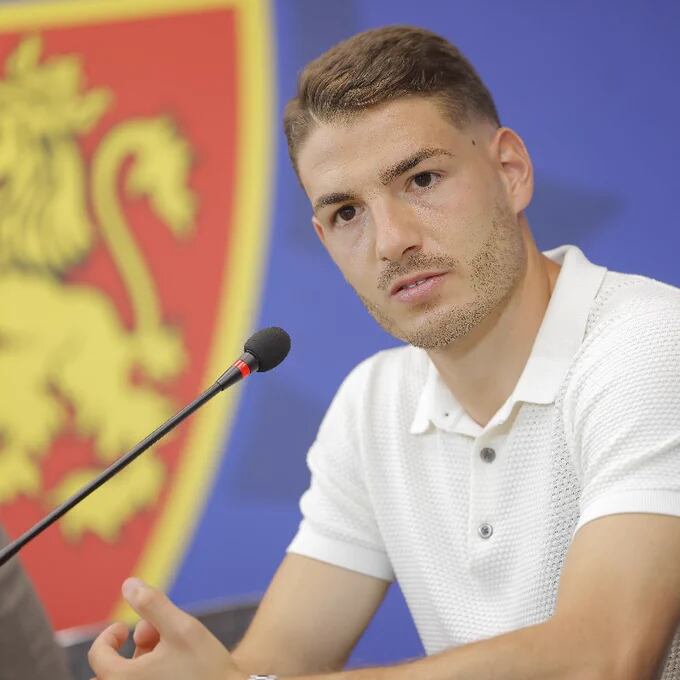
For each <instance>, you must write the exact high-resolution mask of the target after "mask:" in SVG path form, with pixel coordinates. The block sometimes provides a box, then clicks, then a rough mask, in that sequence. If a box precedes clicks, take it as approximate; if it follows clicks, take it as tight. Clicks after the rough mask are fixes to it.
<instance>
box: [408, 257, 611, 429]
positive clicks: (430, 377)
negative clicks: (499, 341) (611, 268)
mask: <svg viewBox="0 0 680 680" xmlns="http://www.w3.org/2000/svg"><path fill="white" fill-rule="evenodd" d="M545 255H546V256H547V257H549V258H550V259H551V260H553V261H555V262H557V263H558V264H560V265H561V266H562V267H561V269H560V273H559V275H558V277H557V281H556V283H555V288H554V289H553V292H552V295H551V297H550V302H549V303H548V307H547V309H546V312H545V316H544V317H543V321H542V323H541V327H540V328H539V330H538V334H537V335H536V339H535V341H534V345H533V347H532V349H531V354H530V355H529V359H528V360H527V363H526V364H525V366H524V370H523V371H522V374H521V376H520V378H519V380H518V381H517V385H515V389H514V390H513V392H512V394H511V395H510V396H509V397H508V399H507V401H506V402H505V404H503V406H502V407H501V408H500V409H499V410H498V412H497V413H496V414H495V415H494V417H493V418H492V419H491V420H490V421H489V423H487V425H486V427H484V428H482V427H481V426H480V425H479V424H478V423H476V422H475V421H474V420H473V419H472V418H470V416H468V415H467V413H466V412H465V411H464V410H463V408H462V407H461V406H460V404H458V402H457V401H456V399H455V397H454V396H453V394H451V392H450V390H449V389H448V388H447V387H446V385H445V384H444V381H443V380H442V379H441V377H440V375H439V373H438V371H437V369H436V368H435V366H434V364H433V363H432V362H431V361H429V359H428V363H429V367H428V373H427V378H426V380H425V384H424V386H423V390H422V392H421V395H420V399H419V401H418V405H417V407H416V412H415V415H414V418H413V422H412V423H411V430H410V431H411V433H412V434H420V433H422V432H425V431H426V430H427V429H428V427H429V425H430V424H432V425H434V426H435V427H439V428H441V429H445V430H447V431H450V432H457V433H459V434H466V435H470V436H474V437H476V436H479V435H480V434H481V433H482V432H483V431H485V430H488V429H489V428H491V427H495V426H497V425H499V424H501V423H502V422H504V421H505V420H507V418H508V417H509V416H510V414H511V412H512V410H513V408H514V406H515V404H517V403H518V402H528V403H534V404H550V403H552V402H553V401H554V400H555V397H556V396H557V391H558V389H559V386H560V385H561V383H562V381H563V380H564V378H565V376H566V374H567V371H568V370H569V366H570V364H571V361H572V359H573V357H574V355H575V354H576V352H577V351H578V349H579V347H580V346H581V343H582V342H583V337H584V336H585V331H586V323H587V321H588V315H589V314H590V309H591V307H592V304H593V300H594V299H595V296H596V295H597V292H598V290H599V289H600V286H601V284H602V280H603V278H604V275H605V273H606V271H607V270H606V269H605V268H604V267H600V266H598V265H594V264H592V263H591V262H589V261H588V260H587V259H586V257H585V255H584V254H583V253H582V252H581V250H580V249H579V248H577V247H576V246H561V247H559V248H555V249H554V250H550V251H547V252H546V253H545Z"/></svg>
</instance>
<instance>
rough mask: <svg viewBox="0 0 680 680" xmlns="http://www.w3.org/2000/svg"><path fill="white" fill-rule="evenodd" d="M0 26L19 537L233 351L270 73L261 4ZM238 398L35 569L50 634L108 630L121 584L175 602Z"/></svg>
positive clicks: (7, 461)
mask: <svg viewBox="0 0 680 680" xmlns="http://www.w3.org/2000/svg"><path fill="white" fill-rule="evenodd" d="M0 26H2V29H0V73H2V75H1V76H0V403H2V404H3V407H2V409H0V410H1V411H2V413H4V416H3V415H0V520H1V521H2V523H3V524H4V525H5V527H6V529H7V530H8V532H9V533H10V534H11V535H12V536H17V535H18V534H19V533H21V532H22V531H24V530H25V529H26V528H28V527H29V526H30V525H31V524H33V523H34V522H36V521H37V520H38V519H40V518H41V517H42V516H43V515H44V514H45V513H46V512H47V511H49V510H50V509H51V508H52V507H54V505H55V504H56V503H58V502H59V501H60V500H63V499H64V498H66V497H68V496H69V495H70V494H71V493H73V492H74V491H75V490H76V489H77V488H79V487H80V486H81V485H82V484H83V483H84V482H85V481H86V480H87V479H88V478H90V477H91V476H92V475H93V474H96V473H97V472H99V471H101V470H102V469H103V468H104V467H106V466H107V465H108V464H109V463H110V462H111V461H112V460H113V459H115V458H116V457H117V456H119V455H120V454H121V453H123V452H124V451H125V450H127V449H128V448H130V447H131V446H132V445H133V444H134V443H135V442H136V441H137V440H139V439H141V438H142V437H144V436H145V435H146V434H147V433H148V432H149V431H150V430H151V429H153V428H154V427H155V426H156V425H158V424H159V422H160V421H161V420H162V419H164V417H165V416H166V415H170V414H171V413H172V412H174V411H176V410H177V409H178V408H179V407H181V406H182V405H183V404H184V403H186V402H187V401H189V400H190V399H191V398H193V396H195V395H196V394H197V393H198V392H199V391H200V390H201V389H203V388H204V387H206V386H207V385H208V384H210V383H211V382H212V381H213V379H214V378H215V377H216V376H217V375H218V374H219V373H220V372H221V371H222V370H223V369H224V368H225V362H227V361H229V360H232V359H233V358H234V357H236V356H238V354H239V353H240V350H241V346H242V341H243V339H244V338H245V337H246V336H247V335H248V333H249V331H250V330H251V328H252V323H253V318H252V315H253V313H254V311H255V310H256V309H257V296H258V294H259V288H260V279H261V265H262V262H263V259H264V250H265V246H266V226H267V217H268V216H267V214H266V203H267V202H268V191H269V186H268V177H269V170H270V159H269V158H268V155H267V153H268V150H269V149H270V148H271V144H270V140H269V135H270V134H271V129H272V126H271V122H270V116H271V115H272V102H271V101H270V100H269V97H270V92H271V86H270V71H271V65H270V63H269V61H268V53H267V49H268V45H269V42H270V39H269V35H268V33H267V31H268V26H269V18H268V16H267V13H266V5H265V3H264V2H261V1H260V0H209V1H208V0H185V1H178V0H172V1H169V2H167V3H161V2H158V1H152V0H119V1H118V2H100V1H97V2H77V3H75V2H69V3H64V4H57V3H45V4H44V5H33V4H30V5H27V6H14V7H8V8H2V9H0ZM3 66H4V70H2V68H3ZM235 394H237V392H236V393H235V392H231V393H226V394H225V395H223V396H222V397H220V401H219V405H218V404H216V403H213V404H212V405H211V406H209V407H207V408H206V409H204V410H203V411H202V412H200V413H198V414H197V415H196V416H194V418H193V419H192V420H190V421H188V423H185V425H183V426H182V427H181V428H179V430H178V431H177V432H176V433H175V435H174V437H172V438H171V439H169V440H168V441H167V442H164V443H161V444H159V445H158V446H156V447H155V448H154V449H153V450H151V451H149V452H147V453H146V454H144V456H142V458H140V459H139V460H138V461H136V462H135V463H134V464H133V465H132V466H131V467H130V468H129V470H128V471H126V472H125V473H124V475H125V476H121V478H120V479H118V480H116V479H114V480H112V481H111V482H110V483H109V484H107V485H106V486H105V487H103V488H102V489H101V490H100V491H98V492H95V494H94V495H93V496H92V497H90V499H88V500H87V501H86V502H85V503H84V504H83V506H82V508H78V509H76V510H75V511H74V512H73V513H70V514H69V515H67V516H66V517H65V518H64V520H62V521H61V522H60V523H59V524H58V525H57V526H55V527H52V528H51V529H49V530H48V531H47V532H45V534H43V535H42V536H41V537H40V538H38V539H37V540H36V541H34V543H32V544H31V545H29V546H28V547H27V548H26V549H25V550H24V551H22V560H23V562H24V564H25V565H26V567H27V568H28V570H29V572H30V575H31V577H32V578H33V580H34V582H35V584H36V587H37V589H38V591H39V594H40V596H41V597H42V599H43V601H44V602H45V604H46V606H47V608H48V611H49V613H50V615H51V618H52V620H53V623H54V625H55V627H57V628H65V627H70V626H74V625H79V624H83V623H88V622H94V621H101V620H104V619H107V618H109V617H110V616H111V615H112V613H113V612H114V610H115V609H116V607H117V606H119V602H120V595H119V586H120V583H121V581H122V580H123V579H124V578H125V577H126V576H127V575H129V574H132V573H135V574H137V575H139V576H141V577H143V578H146V579H148V580H149V581H150V582H152V583H155V584H157V585H159V586H161V587H165V586H167V584H168V582H169V580H170V578H171V577H172V573H173V569H174V568H175V566H176V564H177V562H178V560H179V558H181V556H182V551H183V547H184V545H185V543H186V541H187V540H188V539H189V538H190V535H191V532H192V530H193V525H194V523H195V521H196V520H197V518H198V515H199V513H200V510H201V503H202V501H203V500H204V499H205V497H206V495H207V490H208V485H209V482H210V478H211V473H212V471H213V470H214V468H215V465H216V463H217V461H218V459H219V456H220V455H221V452H222V450H223V448H224V444H225V441H226V433H227V431H228V423H229V417H230V414H231V413H232V411H233V408H234V398H235ZM107 487H108V488H107ZM120 613H121V612H118V614H119V615H120Z"/></svg>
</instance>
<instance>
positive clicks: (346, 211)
mask: <svg viewBox="0 0 680 680" xmlns="http://www.w3.org/2000/svg"><path fill="white" fill-rule="evenodd" d="M356 214H357V209H356V208H355V207H354V206H353V205H343V206H342V208H340V210H338V211H337V212H336V213H335V215H333V223H336V222H338V221H341V222H351V221H352V220H353V219H354V218H355V217H356Z"/></svg>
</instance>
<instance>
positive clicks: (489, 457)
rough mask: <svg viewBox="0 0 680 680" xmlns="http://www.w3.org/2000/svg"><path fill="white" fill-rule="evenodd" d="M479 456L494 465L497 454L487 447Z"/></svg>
mask: <svg viewBox="0 0 680 680" xmlns="http://www.w3.org/2000/svg"><path fill="white" fill-rule="evenodd" d="M479 455H480V456H481V458H482V460H483V461H484V462H485V463H493V462H494V460H496V452H495V451H494V450H493V449H490V448H489V447H488V446H485V447H484V448H483V449H482V450H481V451H480V452H479Z"/></svg>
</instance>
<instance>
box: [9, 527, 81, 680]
mask: <svg viewBox="0 0 680 680" xmlns="http://www.w3.org/2000/svg"><path fill="white" fill-rule="evenodd" d="M6 543H7V536H6V534H5V531H4V529H3V528H2V527H0V547H2V546H4V545H5V544H6ZM70 677H71V674H70V673H69V671H68V668H67V665H66V657H65V655H64V653H63V651H62V650H61V649H60V648H59V646H58V645H57V643H56V641H55V639H54V634H53V633H52V629H51V628H50V624H49V622H48V621H47V617H46V616H45V612H44V611H43V608H42V606H41V604H40V601H39V600H38V597H37V596H36V594H35V591H34V590H33V586H32V585H31V582H30V581H29V580H28V577H27V576H26V572H25V571H24V570H23V569H22V567H21V562H19V560H18V558H14V559H12V560H10V561H9V562H8V563H7V564H4V565H3V566H2V567H0V680H68V678H70Z"/></svg>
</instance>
